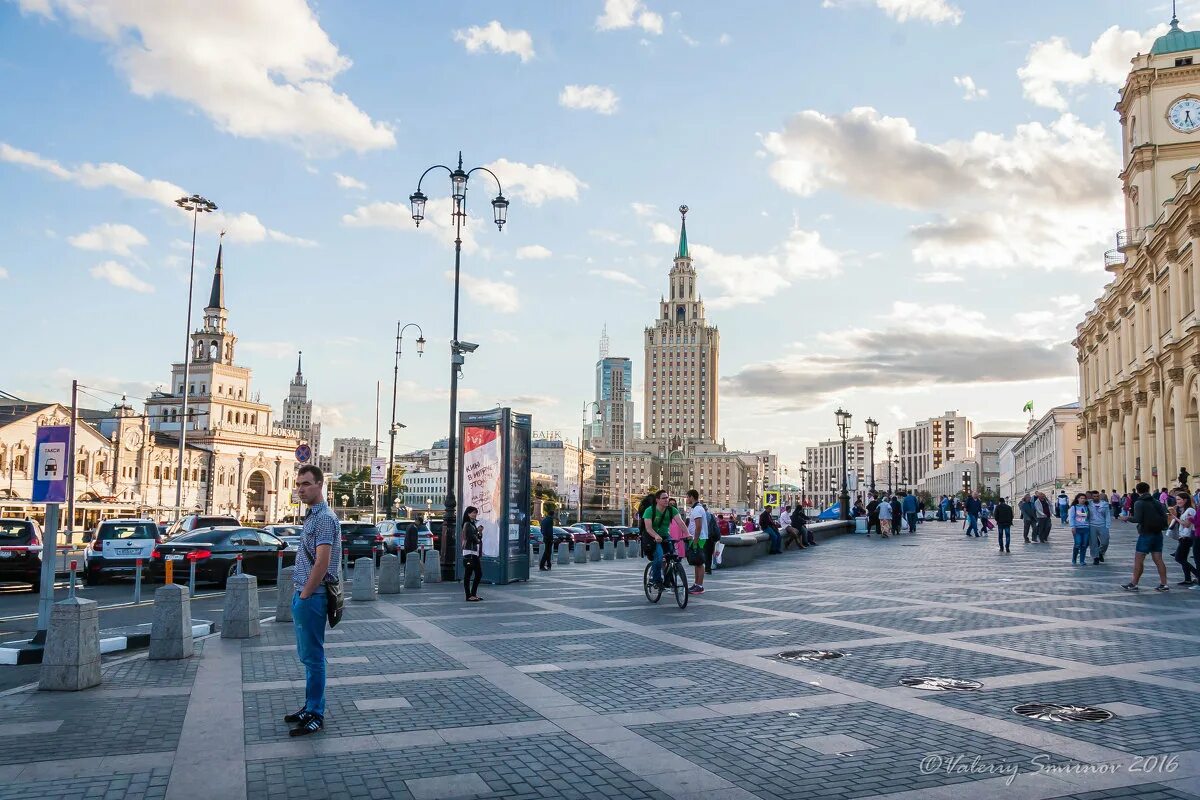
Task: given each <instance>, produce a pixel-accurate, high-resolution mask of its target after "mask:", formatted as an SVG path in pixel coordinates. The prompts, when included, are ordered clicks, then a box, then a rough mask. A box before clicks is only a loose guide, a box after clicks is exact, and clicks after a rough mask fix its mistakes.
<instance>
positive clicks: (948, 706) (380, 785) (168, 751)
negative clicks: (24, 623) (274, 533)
mask: <svg viewBox="0 0 1200 800" xmlns="http://www.w3.org/2000/svg"><path fill="white" fill-rule="evenodd" d="M1133 539H1134V535H1133V531H1132V529H1131V528H1129V527H1128V526H1125V525H1118V526H1117V528H1116V529H1115V530H1114V533H1113V537H1112V545H1111V548H1110V550H1109V553H1108V556H1107V562H1108V563H1106V564H1102V565H1098V566H1096V565H1091V564H1089V565H1087V566H1086V567H1072V566H1071V565H1070V543H1069V541H1068V540H1067V537H1066V536H1065V535H1064V534H1063V533H1062V531H1061V529H1059V528H1057V527H1056V528H1055V529H1054V531H1053V533H1052V534H1051V544H1050V545H1049V546H1043V545H1027V544H1023V543H1022V542H1020V541H1019V540H1017V541H1016V542H1014V545H1013V553H1012V555H1007V556H1006V555H1000V554H999V553H997V551H996V549H995V542H994V540H988V539H974V538H970V539H968V538H966V537H964V536H963V535H962V532H961V528H959V526H956V525H955V526H952V525H949V524H942V523H927V524H925V525H923V526H922V528H921V532H920V533H919V534H917V535H915V536H912V535H903V536H899V537H893V538H892V539H889V540H886V541H883V540H880V539H878V538H871V539H868V538H866V537H863V536H854V535H843V536H841V537H839V538H836V539H833V540H830V541H826V542H823V543H822V544H821V545H820V546H818V547H816V548H814V549H811V550H807V551H803V552H798V551H788V552H787V553H786V554H785V555H783V556H780V557H774V558H769V559H760V560H758V561H756V562H754V563H753V564H752V565H750V566H747V567H743V568H739V569H736V570H728V571H722V570H718V571H717V572H716V573H715V574H714V575H712V576H710V577H709V578H708V579H707V581H706V583H707V588H708V591H707V592H706V593H705V594H704V595H702V596H697V597H693V598H692V599H691V602H690V603H689V605H688V608H687V609H686V610H682V611H681V610H680V609H678V608H676V607H675V605H674V603H673V602H672V598H671V597H670V596H664V598H663V600H662V601H661V602H660V603H659V604H658V605H650V604H649V603H647V602H646V599H645V597H644V595H643V594H642V591H641V583H640V582H641V574H642V568H643V566H644V564H645V562H644V561H641V560H619V561H604V562H599V563H588V564H574V563H572V564H568V565H561V566H560V565H555V567H554V569H553V571H552V572H550V573H549V574H547V573H539V572H534V573H533V576H532V578H531V580H530V581H529V582H528V583H522V584H513V585H509V586H502V587H497V586H484V587H482V588H481V594H482V596H483V597H484V601H483V602H481V603H471V604H466V603H463V602H462V595H461V588H460V587H459V586H457V585H455V584H449V583H445V584H431V585H427V586H425V587H424V588H422V589H420V590H415V591H406V592H404V593H402V594H399V595H390V596H381V597H380V598H379V600H378V601H376V602H373V603H362V602H358V603H356V602H353V601H347V611H346V618H345V620H344V622H343V624H341V625H339V626H338V628H336V629H335V630H332V631H330V632H329V636H328V637H327V642H326V654H327V656H328V657H329V659H330V664H329V688H328V717H327V727H326V730H325V732H324V733H322V734H320V735H318V736H314V737H308V738H301V739H292V738H290V737H288V735H287V726H286V725H285V724H284V723H283V721H282V716H283V714H285V713H287V712H288V711H291V710H293V709H294V708H295V707H296V706H298V705H299V704H300V703H301V702H302V697H303V691H304V690H303V678H304V674H303V670H302V668H301V667H300V665H299V663H298V662H297V661H296V658H295V654H294V638H293V633H292V628H291V625H290V623H285V624H276V623H274V622H268V623H265V624H264V625H263V632H262V635H261V636H259V637H257V638H255V639H250V640H244V641H232V640H222V639H220V638H208V639H205V640H203V641H202V642H198V643H197V648H196V655H195V656H194V657H193V658H191V659H189V660H187V661H182V662H150V661H147V660H146V658H145V655H144V654H141V655H135V656H131V657H128V658H123V659H118V660H116V661H114V662H112V663H109V664H106V665H105V668H104V683H103V684H102V685H101V686H100V687H97V688H95V689H90V690H87V691H84V692H80V693H74V694H57V693H55V694H51V693H41V692H37V691H33V690H30V689H28V688H23V689H18V690H12V691H8V692H3V693H0V734H4V735H5V741H6V742H7V743H8V746H7V747H5V748H3V749H0V800H17V799H18V798H20V800H33V799H34V798H39V799H40V798H78V799H79V800H88V799H89V798H105V799H106V800H124V799H126V798H138V799H139V800H140V799H141V798H168V800H176V799H178V800H192V799H193V798H196V797H212V798H218V800H225V799H226V798H231V799H232V800H240V798H255V799H258V798H280V799H282V798H288V800H292V799H293V798H295V799H298V800H309V799H311V800H317V799H318V798H335V797H336V798H343V797H344V798H355V799H356V800H357V798H370V800H381V799H382V798H390V797H397V798H412V799H413V800H430V799H431V798H466V797H504V798H559V797H563V798H570V797H576V798H588V799H589V800H594V799H596V798H695V799H696V800H700V799H701V798H711V800H725V799H726V798H732V799H733V800H739V798H741V799H748V798H754V797H758V798H764V799H765V798H833V799H834V800H849V798H879V797H887V798H891V799H892V800H925V798H944V799H945V800H952V799H954V800H957V798H967V799H970V798H992V797H996V798H1013V800H1018V799H1019V800H1050V799H1051V798H1064V799H1065V798H1072V799H1073V800H1101V799H1102V798H1103V799H1104V800H1109V799H1111V798H1130V799H1131V800H1132V799H1133V798H1138V799H1139V800H1146V799H1147V798H1165V799H1174V800H1187V799H1188V798H1191V800H1197V799H1198V798H1200V719H1198V715H1197V711H1196V709H1197V707H1198V703H1200V591H1193V590H1189V589H1184V588H1179V587H1175V586H1174V585H1172V589H1171V591H1170V592H1169V593H1165V594H1158V593H1155V592H1153V591H1152V589H1153V585H1154V583H1155V582H1156V581H1155V578H1154V576H1153V575H1150V576H1148V577H1147V578H1146V579H1144V581H1143V590H1142V591H1141V592H1140V593H1138V594H1131V593H1126V592H1122V591H1121V589H1120V585H1121V584H1122V583H1124V582H1126V581H1127V580H1128V579H1129V567H1130V563H1131V560H1132V549H1133V548H1132V544H1133ZM1171 568H1172V569H1171V577H1172V584H1174V582H1175V581H1177V580H1179V575H1178V569H1177V567H1175V565H1174V564H1172V565H1171ZM271 607H273V605H272V606H271ZM793 651H804V652H805V653H808V651H825V655H827V656H832V657H828V658H823V659H819V660H809V659H810V656H811V654H809V655H806V656H804V657H797V655H796V654H795V653H794V652H793ZM928 677H941V678H957V679H962V680H966V681H976V682H978V683H979V684H980V685H979V686H978V688H975V689H965V690H960V691H927V690H924V689H921V688H915V687H912V686H906V685H902V684H901V679H913V678H928ZM1029 703H1050V704H1058V705H1060V706H1064V707H1067V708H1068V710H1069V709H1070V707H1077V706H1084V707H1094V708H1097V709H1101V710H1103V711H1106V712H1109V713H1111V714H1112V718H1111V719H1108V720H1106V721H1103V722H1086V721H1080V722H1071V721H1061V722H1060V721H1049V720H1044V719H1035V718H1030V717H1028V716H1022V715H1020V714H1017V713H1015V711H1014V709H1015V708H1016V707H1017V706H1021V705H1024V704H1029Z"/></svg>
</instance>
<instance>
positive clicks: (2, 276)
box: [0, 267, 8, 281]
mask: <svg viewBox="0 0 1200 800" xmlns="http://www.w3.org/2000/svg"><path fill="white" fill-rule="evenodd" d="M3 280H8V270H6V269H5V268H4V267H0V281H3Z"/></svg>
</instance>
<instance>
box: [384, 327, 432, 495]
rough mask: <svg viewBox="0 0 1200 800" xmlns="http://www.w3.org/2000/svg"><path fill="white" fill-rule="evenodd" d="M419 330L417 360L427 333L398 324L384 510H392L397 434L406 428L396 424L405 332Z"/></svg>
mask: <svg viewBox="0 0 1200 800" xmlns="http://www.w3.org/2000/svg"><path fill="white" fill-rule="evenodd" d="M410 327H411V328H416V329H417V358H420V357H421V356H423V355H425V333H424V331H422V330H421V326H420V325H418V324H417V323H415V322H409V323H408V324H406V325H401V324H400V323H399V322H397V323H396V362H395V364H394V365H393V366H392V427H391V428H390V433H389V436H388V464H387V471H388V472H387V492H386V495H387V496H386V498H385V500H384V508H391V507H392V505H393V502H392V498H393V496H394V495H393V494H392V492H393V489H392V465H393V464H394V463H395V461H396V432H397V431H398V430H399V429H401V428H403V427H404V426H403V425H401V424H399V423H397V422H396V389H397V386H398V385H399V383H400V348H401V345H402V344H403V343H404V331H406V330H408V329H409V328H410Z"/></svg>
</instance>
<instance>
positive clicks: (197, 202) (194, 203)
mask: <svg viewBox="0 0 1200 800" xmlns="http://www.w3.org/2000/svg"><path fill="white" fill-rule="evenodd" d="M175 205H177V206H179V207H180V208H182V209H183V210H184V211H190V212H192V264H191V267H190V268H189V269H188V302H187V330H186V331H184V337H183V392H182V394H183V413H182V414H181V415H180V417H179V420H180V421H179V467H178V469H179V480H177V481H176V482H175V520H176V521H179V519H181V518H182V517H183V448H184V442H185V441H186V440H187V423H188V383H189V382H190V381H191V379H192V369H191V367H192V287H193V286H194V285H195V278H196V224H197V222H198V221H199V219H200V215H201V214H208V213H210V212H213V211H216V210H217V204H216V203H214V202H213V201H211V200H206V199H204V198H203V197H201V196H200V195H198V194H194V195H192V196H191V197H181V198H179V199H178V200H176V201H175ZM223 235H224V234H222V236H223ZM74 523H75V521H74V520H71V522H70V524H71V525H74Z"/></svg>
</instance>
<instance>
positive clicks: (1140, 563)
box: [1121, 481, 1170, 592]
mask: <svg viewBox="0 0 1200 800" xmlns="http://www.w3.org/2000/svg"><path fill="white" fill-rule="evenodd" d="M1134 491H1136V492H1137V495H1138V497H1137V499H1136V500H1134V501H1133V512H1132V513H1131V514H1130V515H1129V519H1130V520H1131V521H1132V522H1133V523H1135V524H1136V525H1137V530H1138V538H1137V546H1136V547H1135V548H1134V549H1135V552H1134V554H1133V580H1131V581H1130V582H1129V583H1126V584H1125V585H1123V586H1122V587H1121V588H1122V589H1124V590H1125V591H1127V592H1136V591H1137V590H1138V581H1140V580H1141V579H1142V571H1143V570H1144V569H1145V566H1146V556H1147V555H1149V556H1150V558H1151V559H1152V560H1153V561H1154V566H1155V567H1157V568H1158V586H1156V587H1155V589H1154V590H1155V591H1156V592H1165V591H1168V590H1169V589H1170V587H1169V586H1167V565H1166V564H1164V563H1163V558H1162V548H1163V531H1165V530H1166V529H1167V525H1168V524H1169V520H1168V519H1167V509H1166V508H1165V507H1164V505H1163V504H1162V503H1160V502H1159V501H1158V500H1157V499H1156V498H1155V497H1154V495H1152V494H1150V484H1148V483H1146V482H1145V481H1142V482H1141V483H1139V484H1138V485H1137V486H1135V487H1134Z"/></svg>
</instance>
